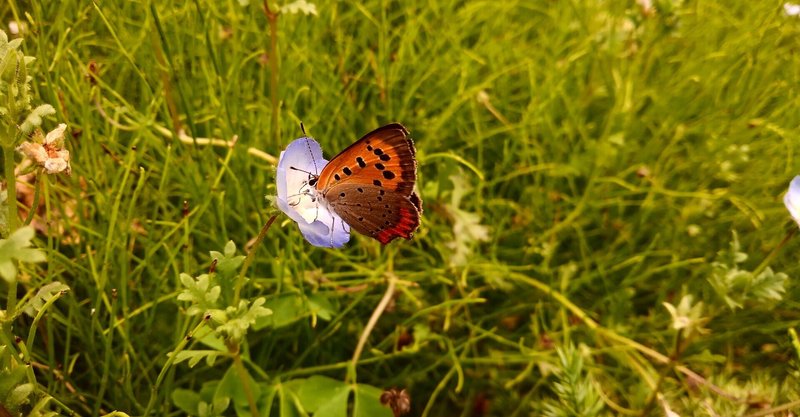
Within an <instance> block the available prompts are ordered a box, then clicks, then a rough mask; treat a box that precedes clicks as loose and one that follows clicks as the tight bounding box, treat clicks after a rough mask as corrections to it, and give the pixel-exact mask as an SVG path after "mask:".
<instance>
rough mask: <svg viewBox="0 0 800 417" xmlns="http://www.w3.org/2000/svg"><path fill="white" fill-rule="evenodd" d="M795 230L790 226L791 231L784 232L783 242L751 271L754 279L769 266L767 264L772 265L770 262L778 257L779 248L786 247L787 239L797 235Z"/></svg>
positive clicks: (795, 228)
mask: <svg viewBox="0 0 800 417" xmlns="http://www.w3.org/2000/svg"><path fill="white" fill-rule="evenodd" d="M797 229H798V228H797V227H794V225H792V228H791V230H789V231H788V232H786V236H784V237H783V240H781V242H780V243H778V245H777V246H775V248H773V249H772V252H770V253H769V255H767V257H766V258H764V260H763V261H761V263H760V264H758V266H757V267H756V269H755V270H754V271H753V276H754V277H757V276H758V275H759V274H760V273H761V271H763V270H764V269H766V268H767V266H769V264H770V263H772V260H773V259H775V257H776V256H777V255H778V252H780V250H781V248H783V247H784V246H786V243H787V242H789V239H791V238H792V236H794V234H795V233H797Z"/></svg>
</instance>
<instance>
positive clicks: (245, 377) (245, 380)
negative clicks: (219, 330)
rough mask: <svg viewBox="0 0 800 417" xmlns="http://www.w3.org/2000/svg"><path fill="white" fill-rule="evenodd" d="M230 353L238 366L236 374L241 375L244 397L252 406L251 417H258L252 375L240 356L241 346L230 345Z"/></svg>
mask: <svg viewBox="0 0 800 417" xmlns="http://www.w3.org/2000/svg"><path fill="white" fill-rule="evenodd" d="M226 345H227V346H228V351H229V352H230V353H231V356H232V357H233V363H234V365H235V366H236V372H237V373H238V374H239V379H240V380H241V381H242V389H243V390H244V396H245V397H247V404H248V405H249V406H250V415H252V416H253V417H258V415H259V414H258V406H256V398H255V396H254V395H253V389H252V388H251V387H250V374H248V373H247V369H245V367H244V363H242V356H241V355H240V354H239V345H238V344H235V343H231V344H228V343H226Z"/></svg>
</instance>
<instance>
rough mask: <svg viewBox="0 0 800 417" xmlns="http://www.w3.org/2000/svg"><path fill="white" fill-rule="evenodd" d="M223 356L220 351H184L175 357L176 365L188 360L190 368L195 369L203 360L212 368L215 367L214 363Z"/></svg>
mask: <svg viewBox="0 0 800 417" xmlns="http://www.w3.org/2000/svg"><path fill="white" fill-rule="evenodd" d="M222 354H224V352H220V351H218V350H182V351H180V352H178V354H177V355H175V364H176V365H177V364H179V363H181V362H183V361H186V360H188V361H189V367H190V368H194V366H195V365H197V364H198V363H199V362H200V361H201V360H203V359H205V360H206V364H207V365H208V366H209V367H211V366H214V362H216V360H217V358H218V357H219V356H220V355H222Z"/></svg>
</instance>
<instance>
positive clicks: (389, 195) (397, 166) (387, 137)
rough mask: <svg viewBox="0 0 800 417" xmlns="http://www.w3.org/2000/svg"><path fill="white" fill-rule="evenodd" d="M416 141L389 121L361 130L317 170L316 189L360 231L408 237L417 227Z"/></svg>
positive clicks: (388, 239)
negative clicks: (353, 139)
mask: <svg viewBox="0 0 800 417" xmlns="http://www.w3.org/2000/svg"><path fill="white" fill-rule="evenodd" d="M414 154H415V150H414V143H413V142H412V141H411V139H410V138H409V137H408V131H407V130H406V129H405V128H404V127H403V126H402V125H400V124H398V123H392V124H389V125H386V126H383V127H380V128H378V129H375V130H373V131H372V132H370V133H367V134H366V135H364V136H363V137H362V138H361V139H359V140H357V141H356V142H355V143H353V144H352V145H350V146H349V147H347V148H346V149H345V150H343V151H342V152H341V153H339V154H338V155H336V156H335V157H334V158H333V159H332V160H331V161H330V162H329V163H328V164H327V165H326V166H325V168H323V169H322V172H320V174H319V178H318V181H317V184H316V188H317V191H318V192H319V193H321V194H322V196H323V198H325V200H326V201H327V202H328V204H329V205H330V207H331V209H333V211H335V212H336V214H338V215H339V216H340V217H342V219H343V220H344V221H345V222H347V224H349V225H350V227H352V228H354V229H356V230H357V231H358V232H359V233H362V234H364V235H367V236H370V237H373V238H375V239H377V240H378V241H380V242H381V243H383V244H386V243H389V242H391V241H392V240H393V239H395V238H397V237H402V238H405V239H410V238H411V236H412V234H413V232H414V231H415V230H416V229H417V228H418V227H419V218H420V214H421V212H422V202H421V200H420V198H419V196H417V195H416V194H415V193H414V192H413V191H414V184H415V183H416V180H417V161H416V159H415V158H414Z"/></svg>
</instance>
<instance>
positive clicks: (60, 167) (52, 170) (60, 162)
mask: <svg viewBox="0 0 800 417" xmlns="http://www.w3.org/2000/svg"><path fill="white" fill-rule="evenodd" d="M68 169H69V163H68V162H67V161H65V160H64V159H62V158H50V159H48V160H46V161H44V170H45V171H47V173H48V174H58V173H59V172H64V171H67V170H68Z"/></svg>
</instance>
